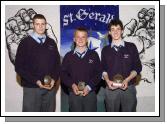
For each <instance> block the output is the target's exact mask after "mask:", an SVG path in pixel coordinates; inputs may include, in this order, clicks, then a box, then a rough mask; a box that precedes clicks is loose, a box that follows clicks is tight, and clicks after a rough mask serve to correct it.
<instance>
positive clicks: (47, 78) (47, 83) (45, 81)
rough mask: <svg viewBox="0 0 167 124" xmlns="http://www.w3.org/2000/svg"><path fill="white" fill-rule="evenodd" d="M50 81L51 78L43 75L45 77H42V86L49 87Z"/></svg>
mask: <svg viewBox="0 0 167 124" xmlns="http://www.w3.org/2000/svg"><path fill="white" fill-rule="evenodd" d="M51 80H52V78H51V76H49V75H45V77H44V79H43V84H44V85H45V86H50V83H51Z"/></svg>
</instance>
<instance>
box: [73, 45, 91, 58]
mask: <svg viewBox="0 0 167 124" xmlns="http://www.w3.org/2000/svg"><path fill="white" fill-rule="evenodd" d="M87 51H88V48H87V47H86V49H85V51H83V52H82V53H80V51H79V49H78V48H77V47H76V48H75V49H74V54H76V55H78V57H80V58H83V57H84V56H85V54H86V53H87Z"/></svg>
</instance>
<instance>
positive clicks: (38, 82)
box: [36, 79, 55, 90]
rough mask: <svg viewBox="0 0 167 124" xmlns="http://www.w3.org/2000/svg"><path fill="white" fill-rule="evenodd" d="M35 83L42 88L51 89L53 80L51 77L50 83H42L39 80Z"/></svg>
mask: <svg viewBox="0 0 167 124" xmlns="http://www.w3.org/2000/svg"><path fill="white" fill-rule="evenodd" d="M36 84H37V85H38V86H39V87H40V88H43V89H47V90H51V89H52V88H53V87H54V84H55V81H54V80H53V79H52V80H51V84H50V85H43V84H42V82H41V81H40V80H38V81H37V82H36Z"/></svg>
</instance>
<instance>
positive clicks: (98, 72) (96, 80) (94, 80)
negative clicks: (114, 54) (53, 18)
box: [88, 53, 102, 89]
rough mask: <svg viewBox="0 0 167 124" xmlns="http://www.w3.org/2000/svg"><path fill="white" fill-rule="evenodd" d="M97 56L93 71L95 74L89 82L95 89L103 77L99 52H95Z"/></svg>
mask: <svg viewBox="0 0 167 124" xmlns="http://www.w3.org/2000/svg"><path fill="white" fill-rule="evenodd" d="M94 55H95V56H94V57H95V63H94V71H93V74H94V75H93V76H92V78H91V79H90V82H88V85H89V86H90V87H91V89H94V88H95V87H96V86H97V85H98V83H99V82H100V81H101V77H102V67H101V63H100V58H99V56H98V54H97V53H96V54H94Z"/></svg>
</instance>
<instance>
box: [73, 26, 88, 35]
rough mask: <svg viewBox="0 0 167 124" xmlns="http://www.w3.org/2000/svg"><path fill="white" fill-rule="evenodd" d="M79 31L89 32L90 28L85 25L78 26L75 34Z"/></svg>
mask: <svg viewBox="0 0 167 124" xmlns="http://www.w3.org/2000/svg"><path fill="white" fill-rule="evenodd" d="M77 31H83V32H86V33H87V34H88V30H87V29H86V28H85V27H78V28H76V29H75V32H74V36H75V34H76V32H77Z"/></svg>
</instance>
